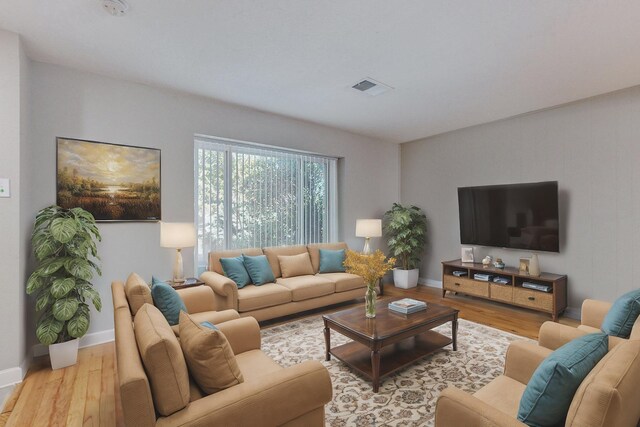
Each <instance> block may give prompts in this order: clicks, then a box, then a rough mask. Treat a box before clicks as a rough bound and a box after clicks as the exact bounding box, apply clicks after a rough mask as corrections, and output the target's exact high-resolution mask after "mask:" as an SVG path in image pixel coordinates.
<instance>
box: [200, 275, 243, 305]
mask: <svg viewBox="0 0 640 427" xmlns="http://www.w3.org/2000/svg"><path fill="white" fill-rule="evenodd" d="M200 280H202V281H203V282H204V283H205V284H207V285H208V286H209V287H210V288H211V289H213V292H214V293H215V296H216V302H217V305H218V310H225V309H233V310H236V311H237V310H238V285H236V283H235V282H234V281H233V280H231V279H229V278H228V277H225V276H223V275H222V274H218V273H216V272H214V271H205V272H204V273H202V274H201V275H200Z"/></svg>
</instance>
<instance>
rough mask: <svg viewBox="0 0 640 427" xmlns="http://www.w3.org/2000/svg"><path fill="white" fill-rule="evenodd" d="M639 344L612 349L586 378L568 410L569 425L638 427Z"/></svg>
mask: <svg viewBox="0 0 640 427" xmlns="http://www.w3.org/2000/svg"><path fill="white" fill-rule="evenodd" d="M638 381H640V341H634V340H630V341H626V342H624V343H621V344H620V345H617V346H616V347H615V348H614V349H613V350H611V351H610V352H609V353H608V354H607V355H606V356H605V357H604V358H603V359H602V360H601V361H600V363H598V364H597V365H596V367H595V368H593V370H591V372H590V373H589V375H587V378H585V379H584V381H583V382H582V384H580V387H579V388H578V391H577V392H576V394H575V396H574V398H573V402H571V406H570V407H569V413H568V414H567V421H566V424H565V425H566V426H570V427H579V426H586V425H588V426H593V427H600V426H601V427H605V426H635V425H636V424H637V423H638V419H639V418H640V405H638Z"/></svg>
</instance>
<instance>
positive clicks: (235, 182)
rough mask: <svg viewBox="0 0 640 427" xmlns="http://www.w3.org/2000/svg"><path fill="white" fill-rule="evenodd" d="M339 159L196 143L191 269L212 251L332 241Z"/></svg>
mask: <svg viewBox="0 0 640 427" xmlns="http://www.w3.org/2000/svg"><path fill="white" fill-rule="evenodd" d="M336 177H337V159H335V158H331V157H325V156H320V155H315V154H310V153H303V152H298V151H290V150H283V149H279V148H274V147H268V146H262V145H256V144H249V143H241V142H237V141H230V140H225V139H218V138H207V137H200V136H198V137H196V140H195V200H196V202H195V203H196V206H195V223H196V229H197V231H198V245H197V256H196V260H197V263H198V265H197V267H198V270H199V271H202V269H203V268H206V266H207V257H208V253H209V252H210V251H212V250H220V249H236V248H260V247H266V246H279V245H295V244H307V243H320V242H329V241H332V240H336V236H337V224H336V217H337V215H336V212H337V191H336V190H337V188H336V185H337V183H336Z"/></svg>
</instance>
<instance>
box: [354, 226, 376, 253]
mask: <svg viewBox="0 0 640 427" xmlns="http://www.w3.org/2000/svg"><path fill="white" fill-rule="evenodd" d="M380 236H382V220H379V219H358V220H356V237H364V248H362V253H364V254H368V253H371V247H370V246H369V241H370V240H371V238H372V237H380Z"/></svg>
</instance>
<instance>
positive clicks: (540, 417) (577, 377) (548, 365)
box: [518, 333, 609, 427]
mask: <svg viewBox="0 0 640 427" xmlns="http://www.w3.org/2000/svg"><path fill="white" fill-rule="evenodd" d="M608 349H609V339H608V337H607V335H606V334H603V333H596V334H588V335H584V336H582V337H579V338H576V339H574V340H573V341H569V342H568V343H567V344H565V345H563V346H562V347H560V348H558V349H557V350H556V351H554V352H553V353H551V354H550V355H549V356H548V357H547V358H546V359H545V360H544V361H543V362H542V363H541V364H540V366H538V369H536V370H535V372H534V373H533V375H532V376H531V379H530V380H529V384H527V388H526V389H525V390H524V393H523V395H522V398H521V399H520V408H519V410H518V420H520V421H522V422H523V423H525V424H527V425H528V426H532V427H546V426H557V425H564V420H565V418H566V417H567V412H568V411H569V406H570V405H571V401H572V400H573V395H574V394H575V393H576V391H577V390H578V387H579V386H580V384H581V383H582V381H583V380H584V379H585V377H586V376H587V375H588V374H589V372H591V370H592V369H593V367H594V366H596V364H597V363H598V362H599V361H600V359H602V358H603V357H604V355H605V354H607V351H608Z"/></svg>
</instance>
